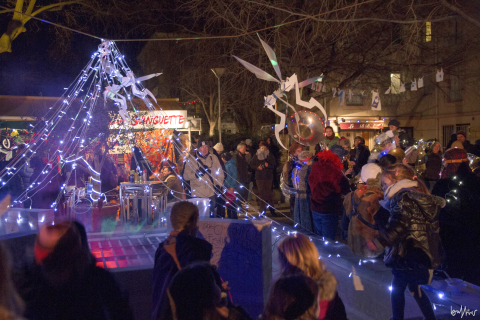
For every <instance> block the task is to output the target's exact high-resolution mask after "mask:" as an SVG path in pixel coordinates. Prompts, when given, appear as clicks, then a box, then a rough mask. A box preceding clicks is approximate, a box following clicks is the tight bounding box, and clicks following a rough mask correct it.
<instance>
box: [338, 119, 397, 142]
mask: <svg viewBox="0 0 480 320" xmlns="http://www.w3.org/2000/svg"><path fill="white" fill-rule="evenodd" d="M337 123H338V126H337V129H338V135H339V136H341V137H345V138H347V139H349V140H350V143H351V146H352V147H353V142H354V139H355V137H357V136H360V137H362V138H363V139H365V145H366V146H367V147H369V148H370V149H371V148H373V146H374V145H375V142H374V139H375V137H376V136H377V135H378V134H379V133H380V132H382V131H383V129H384V128H385V127H387V125H386V123H388V119H381V120H379V119H378V118H377V119H375V118H371V119H367V118H362V119H358V118H338V120H337Z"/></svg>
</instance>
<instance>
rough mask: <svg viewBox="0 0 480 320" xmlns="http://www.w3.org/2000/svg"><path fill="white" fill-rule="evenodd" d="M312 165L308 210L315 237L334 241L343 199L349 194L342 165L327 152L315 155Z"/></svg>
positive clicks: (332, 154) (348, 186)
mask: <svg viewBox="0 0 480 320" xmlns="http://www.w3.org/2000/svg"><path fill="white" fill-rule="evenodd" d="M316 157H317V159H318V160H317V161H316V162H314V163H313V165H312V169H311V172H310V176H309V177H308V183H309V185H310V190H311V192H312V197H311V201H310V209H311V210H312V217H313V223H314V226H315V233H316V234H318V235H319V236H321V237H325V238H329V239H330V240H335V235H336V233H337V226H338V221H339V217H340V215H341V213H342V211H343V196H344V195H346V194H347V193H348V192H350V185H349V182H348V179H347V178H346V177H345V175H344V174H343V172H342V169H343V165H342V162H341V161H340V159H339V158H338V157H337V155H336V154H335V153H333V152H332V151H330V150H325V151H321V152H319V153H318V154H317V155H316Z"/></svg>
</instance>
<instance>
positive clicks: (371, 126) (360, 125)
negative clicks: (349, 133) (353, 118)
mask: <svg viewBox="0 0 480 320" xmlns="http://www.w3.org/2000/svg"><path fill="white" fill-rule="evenodd" d="M340 129H341V130H382V129H383V121H378V122H366V121H363V122H342V123H340Z"/></svg>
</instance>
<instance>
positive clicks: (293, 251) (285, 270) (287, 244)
mask: <svg viewBox="0 0 480 320" xmlns="http://www.w3.org/2000/svg"><path fill="white" fill-rule="evenodd" d="M278 253H279V258H280V267H281V268H282V270H281V274H282V276H283V277H284V276H289V275H296V274H304V275H306V276H309V277H310V278H312V279H314V280H315V281H316V282H317V285H318V288H319V290H318V300H319V306H320V315H319V319H337V320H342V319H346V318H347V314H346V312H345V306H344V305H343V302H342V300H341V299H340V297H339V296H338V293H337V279H335V277H334V276H333V274H332V273H331V272H330V271H328V270H326V269H325V267H324V265H323V263H322V262H321V261H320V260H319V254H318V251H317V248H316V247H315V245H314V244H313V242H311V241H310V240H309V238H308V237H307V236H304V235H303V234H301V233H299V234H296V235H293V236H288V237H285V238H284V239H283V240H282V241H281V242H280V243H279V245H278Z"/></svg>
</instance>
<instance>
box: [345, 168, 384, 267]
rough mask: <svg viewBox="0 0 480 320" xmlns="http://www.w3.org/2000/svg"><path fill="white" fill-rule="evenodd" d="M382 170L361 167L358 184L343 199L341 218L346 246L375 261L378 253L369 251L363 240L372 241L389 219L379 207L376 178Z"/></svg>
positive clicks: (378, 188)
mask: <svg viewBox="0 0 480 320" xmlns="http://www.w3.org/2000/svg"><path fill="white" fill-rule="evenodd" d="M381 175H382V168H381V167H380V166H379V165H378V164H375V163H368V164H366V165H364V166H363V167H362V172H361V174H360V176H361V181H362V185H359V186H358V188H357V190H355V191H352V192H350V193H349V194H347V195H346V196H345V199H344V201H343V206H344V207H345V215H344V216H343V217H342V230H343V231H344V232H345V231H346V232H347V234H348V236H347V239H348V246H349V247H350V250H352V252H353V253H354V254H356V255H358V256H361V257H367V258H375V257H377V256H379V255H380V254H381V253H382V250H377V251H371V250H370V249H368V247H367V244H366V243H367V240H373V239H374V238H375V237H376V236H377V235H378V230H379V229H380V228H383V227H384V226H385V225H386V224H387V222H388V218H389V217H390V213H389V212H388V210H386V209H385V208H383V207H382V206H381V205H380V202H379V201H380V200H382V199H383V191H382V188H381V180H380V176H381Z"/></svg>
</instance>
